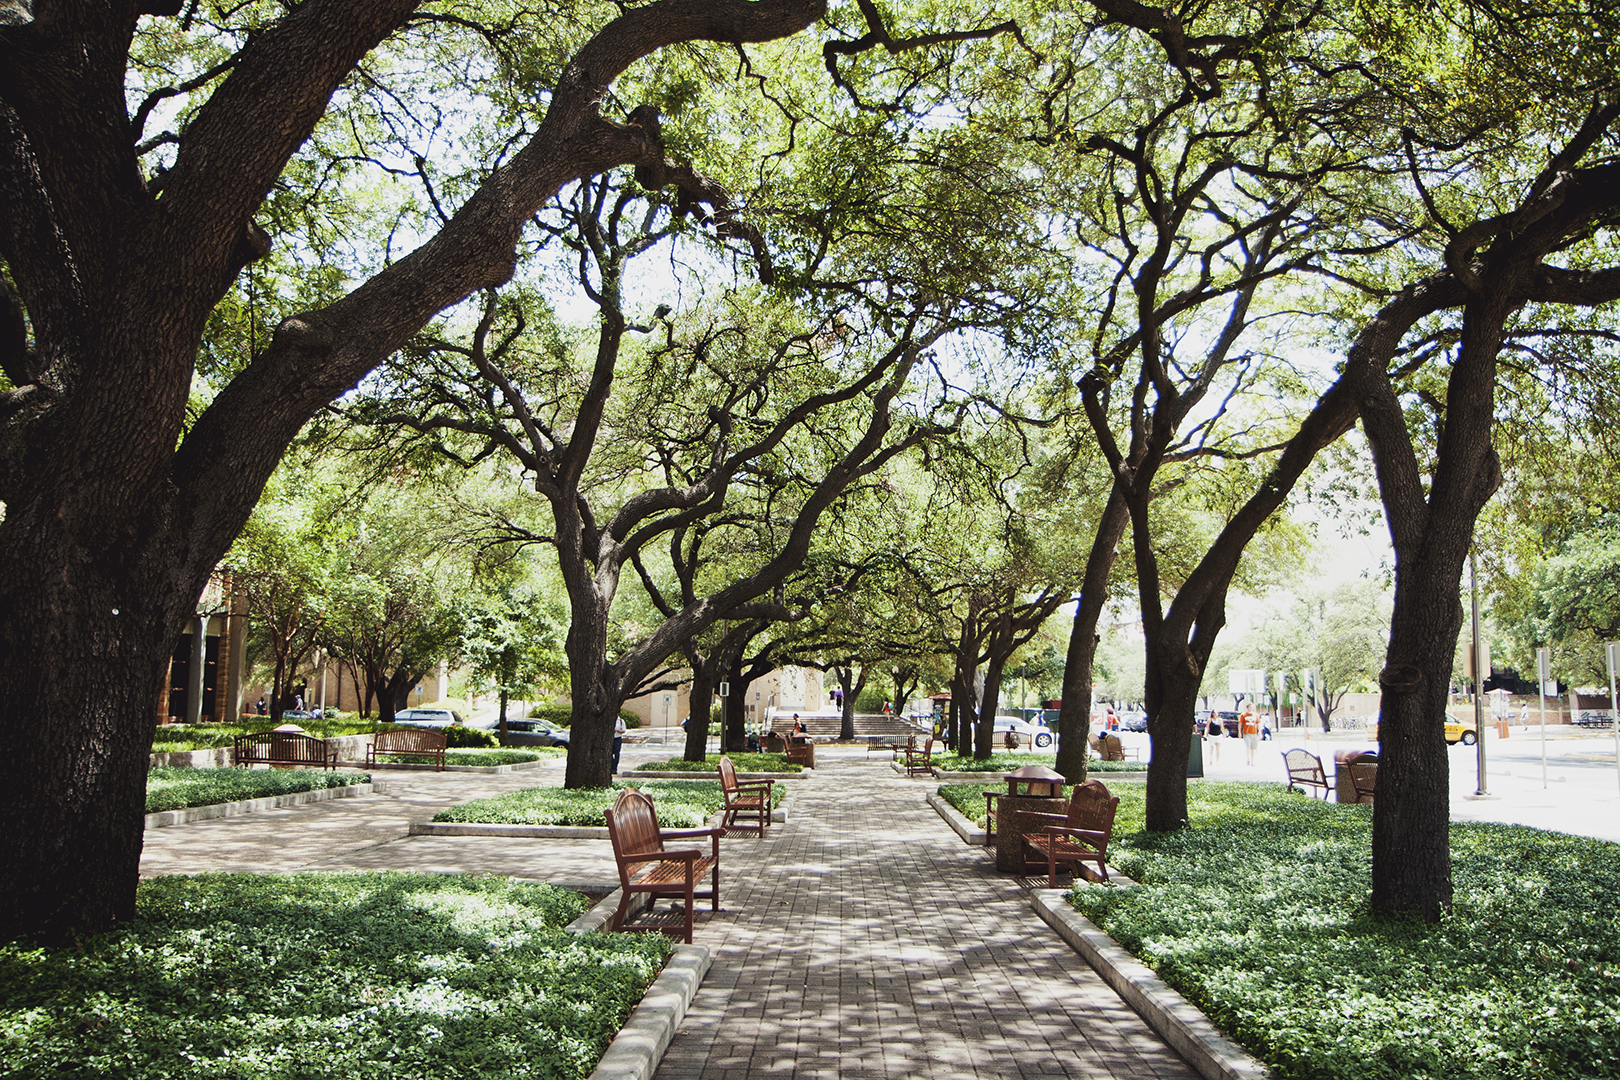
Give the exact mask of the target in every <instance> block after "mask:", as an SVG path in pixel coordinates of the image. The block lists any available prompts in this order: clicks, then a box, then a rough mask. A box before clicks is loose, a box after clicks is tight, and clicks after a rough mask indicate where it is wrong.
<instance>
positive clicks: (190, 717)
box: [186, 615, 208, 724]
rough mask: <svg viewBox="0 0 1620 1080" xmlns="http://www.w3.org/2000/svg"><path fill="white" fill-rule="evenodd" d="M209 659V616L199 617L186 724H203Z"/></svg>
mask: <svg viewBox="0 0 1620 1080" xmlns="http://www.w3.org/2000/svg"><path fill="white" fill-rule="evenodd" d="M207 659H208V616H206V615H199V616H197V620H196V630H195V631H194V632H193V634H192V637H191V676H190V686H189V687H188V688H187V691H188V692H187V694H186V723H188V724H200V723H202V704H203V702H202V697H203V664H204V662H205V661H206V660H207Z"/></svg>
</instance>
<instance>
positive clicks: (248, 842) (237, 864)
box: [141, 747, 1196, 1080]
mask: <svg viewBox="0 0 1620 1080" xmlns="http://www.w3.org/2000/svg"><path fill="white" fill-rule="evenodd" d="M822 750H823V751H825V752H821V751H818V756H817V765H818V766H820V768H818V769H817V770H816V771H815V772H814V773H813V774H811V775H810V776H809V777H808V778H806V779H803V780H794V781H791V782H790V783H791V787H790V789H789V790H790V792H791V796H790V802H789V803H788V817H789V820H788V822H787V823H786V824H783V825H777V826H773V827H772V828H771V829H770V831H769V833H768V834H767V838H765V839H763V840H761V839H756V838H754V837H751V836H742V837H735V838H729V839H727V840H726V841H724V845H723V849H722V855H721V867H722V869H721V890H722V904H723V910H722V911H720V912H719V913H718V914H711V913H710V911H709V907H708V905H707V904H706V903H703V902H700V903H699V906H698V929H697V941H698V943H699V944H703V945H707V946H708V947H709V948H710V949H712V950H713V952H714V965H713V967H712V968H711V969H710V972H709V975H708V977H707V978H706V979H705V981H704V984H703V986H702V988H701V989H700V990H699V992H698V995H697V999H696V1000H695V1002H694V1003H693V1008H692V1010H691V1012H690V1013H688V1015H687V1018H686V1021H685V1023H684V1024H682V1026H681V1030H680V1032H679V1033H678V1034H677V1035H676V1038H675V1041H674V1043H673V1044H672V1045H671V1047H670V1049H669V1052H668V1054H666V1056H665V1057H664V1060H663V1063H662V1064H661V1066H660V1067H659V1069H658V1072H657V1074H656V1077H657V1080H698V1078H703V1080H748V1078H756V1077H757V1078H763V1077H772V1078H776V1077H785V1076H792V1077H844V1078H877V1077H883V1078H889V1077H894V1078H901V1077H904V1078H908V1080H909V1078H913V1077H928V1078H930V1080H956V1078H969V1077H973V1078H982V1077H997V1078H1022V1077H1028V1078H1042V1080H1046V1078H1059V1077H1088V1078H1090V1077H1096V1078H1120V1080H1124V1078H1149V1077H1173V1078H1178V1080H1182V1078H1185V1080H1191V1078H1193V1077H1195V1076H1196V1074H1195V1073H1194V1072H1193V1071H1192V1070H1191V1069H1190V1068H1189V1067H1188V1066H1187V1065H1185V1064H1184V1063H1183V1062H1182V1061H1181V1059H1180V1058H1179V1057H1178V1056H1177V1055H1176V1054H1175V1053H1174V1052H1173V1051H1172V1050H1170V1049H1169V1048H1168V1047H1167V1046H1166V1045H1165V1044H1164V1042H1163V1041H1162V1040H1161V1039H1159V1037H1158V1036H1156V1035H1155V1034H1153V1032H1152V1031H1151V1030H1150V1029H1149V1028H1148V1027H1147V1026H1146V1025H1145V1024H1144V1023H1143V1022H1142V1021H1141V1020H1140V1019H1139V1018H1138V1017H1137V1016H1136V1014H1135V1013H1134V1012H1133V1011H1132V1010H1131V1009H1130V1007H1129V1006H1127V1005H1126V1004H1125V1003H1124V1002H1122V1001H1121V1000H1120V999H1119V997H1118V996H1117V995H1116V994H1114V992H1113V991H1112V990H1110V989H1109V988H1108V987H1107V985H1106V984H1104V983H1103V982H1102V980H1101V979H1100V978H1099V977H1098V976H1097V975H1096V974H1095V973H1094V972H1093V971H1092V970H1091V969H1090V968H1089V967H1088V966H1087V965H1086V964H1085V962H1084V961H1083V960H1081V959H1080V958H1079V957H1078V956H1076V955H1075V954H1074V952H1073V951H1072V950H1070V949H1069V948H1068V946H1066V945H1065V944H1064V943H1063V942H1062V941H1061V940H1060V939H1059V938H1058V936H1057V935H1056V933H1054V932H1053V931H1052V930H1050V929H1049V928H1048V927H1047V926H1046V925H1045V924H1044V923H1043V922H1041V921H1040V919H1039V918H1038V917H1037V916H1036V915H1035V914H1034V912H1033V911H1032V910H1031V909H1030V906H1029V903H1028V900H1027V899H1026V898H1025V897H1024V895H1023V893H1022V890H1021V889H1020V887H1019V885H1018V883H1017V882H1016V881H1014V880H1012V879H1010V878H1005V877H1002V876H1000V875H998V874H996V873H995V870H994V864H993V860H992V858H991V856H990V854H989V853H987V852H986V851H985V850H984V849H982V848H978V849H976V848H971V847H968V846H967V845H966V844H964V843H962V841H961V839H960V838H959V837H957V835H956V834H955V833H954V832H952V831H951V830H950V828H949V827H947V826H946V825H945V824H944V822H942V821H941V820H940V819H939V816H938V815H937V814H936V813H935V812H934V811H933V810H932V809H931V808H929V807H928V806H927V804H926V803H925V802H924V801H923V799H924V795H925V793H926V792H927V791H928V790H930V786H929V784H928V783H926V782H924V781H921V780H906V779H903V778H901V777H898V776H896V775H895V774H894V773H893V772H892V771H891V770H890V769H889V767H888V764H887V762H881V761H876V760H870V759H869V758H868V756H867V755H866V754H865V752H864V751H860V752H856V753H857V754H858V756H854V755H850V753H849V752H848V751H841V748H834V747H825V748H822ZM841 752H842V753H843V754H846V755H849V756H840V754H841ZM627 764H629V761H628V760H627ZM377 775H378V784H377V787H378V791H379V795H378V796H377V797H373V798H362V799H340V800H335V801H332V802H326V803H315V804H311V805H308V806H301V807H293V808H288V809H284V810H275V811H270V812H267V813H260V814H250V815H245V816H242V817H237V818H224V819H216V820H212V821H204V822H196V823H193V824H189V825H180V826H173V827H169V828H162V829H150V830H148V831H147V834H146V847H145V851H144V853H143V857H142V862H141V873H142V874H143V876H151V875H154V874H172V873H198V872H202V871H206V870H250V871H260V872H269V871H276V872H280V871H294V870H321V869H329V870H331V869H347V868H355V869H392V870H432V871H447V872H448V871H471V872H480V873H500V874H509V875H512V876H515V877H523V878H533V879H537V880H545V881H557V882H563V883H568V884H572V885H575V886H585V887H594V888H597V889H598V890H599V891H603V892H606V891H607V890H608V889H611V888H614V887H616V886H617V877H616V873H615V870H614V866H613V858H612V852H611V849H610V848H609V846H608V844H607V842H606V841H593V840H535V839H516V838H490V837H425V836H416V837H412V836H407V835H406V829H407V827H408V825H409V823H410V822H411V821H425V820H427V819H428V818H430V817H432V815H433V813H434V812H435V811H436V810H437V809H438V808H439V807H441V806H444V805H448V804H450V803H459V802H464V801H466V800H468V799H472V798H477V797H480V796H482V795H486V794H491V793H493V792H495V791H502V790H511V789H513V788H518V787H531V786H534V785H537V784H556V783H560V782H561V770H560V768H557V769H546V770H536V771H531V772H521V773H512V774H506V775H502V776H495V777H482V776H468V775H466V774H432V773H378V774H377Z"/></svg>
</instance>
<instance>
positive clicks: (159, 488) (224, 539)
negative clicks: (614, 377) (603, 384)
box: [0, 0, 823, 940]
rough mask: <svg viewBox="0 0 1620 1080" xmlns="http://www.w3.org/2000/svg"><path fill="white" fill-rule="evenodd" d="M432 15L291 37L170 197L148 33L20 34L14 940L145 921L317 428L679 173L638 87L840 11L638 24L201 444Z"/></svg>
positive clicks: (2, 406) (231, 108)
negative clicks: (225, 333)
mask: <svg viewBox="0 0 1620 1080" xmlns="http://www.w3.org/2000/svg"><path fill="white" fill-rule="evenodd" d="M416 6H417V5H416V3H415V0H375V2H368V3H356V2H353V0H310V2H308V3H304V4H300V5H297V6H295V7H292V8H290V9H288V10H287V13H286V14H285V15H284V16H283V17H282V18H281V19H280V20H279V21H278V22H277V23H276V24H275V25H274V26H271V27H269V28H267V29H265V30H264V31H263V32H261V33H258V34H255V35H254V36H253V37H251V38H250V39H248V41H247V43H246V45H245V46H244V48H243V50H242V52H241V53H240V54H239V56H238V57H237V60H236V64H235V66H234V67H233V68H232V69H231V71H230V73H229V74H228V75H227V76H226V77H225V78H224V80H223V81H222V82H221V84H220V85H219V87H218V89H216V90H215V91H214V92H213V93H212V95H211V97H210V98H209V100H208V101H206V102H205V103H203V104H202V106H201V107H200V108H199V109H198V110H197V111H196V113H195V114H194V115H193V116H192V118H191V119H190V121H189V123H188V126H187V129H186V135H185V138H184V139H183V140H182V141H181V143H180V144H179V147H178V150H177V154H176V157H175V161H174V165H173V168H171V169H170V170H169V171H168V173H167V174H166V176H165V182H164V184H163V187H162V190H161V192H160V193H158V194H156V195H154V194H153V193H152V192H151V191H149V190H148V188H147V186H146V184H145V182H144V179H143V177H142V165H141V162H140V161H139V160H138V159H137V158H136V156H135V148H134V146H133V145H132V143H133V140H132V139H131V135H130V132H131V124H130V119H129V115H128V107H127V104H126V102H125V97H124V86H125V71H126V66H127V58H128V53H129V46H130V41H131V35H132V33H133V30H134V27H135V19H136V9H135V8H134V7H132V6H130V5H127V4H112V3H108V4H80V5H72V4H65V3H64V4H55V3H53V4H45V3H41V4H39V5H37V7H36V10H35V12H34V16H35V17H34V19H33V21H31V22H29V23H26V24H22V25H17V26H6V27H0V256H3V258H4V261H5V264H6V266H7V269H8V270H9V272H10V275H11V279H12V282H13V283H14V285H15V291H14V292H13V290H12V288H11V287H9V286H8V287H7V288H6V289H4V290H0V308H3V309H4V315H5V317H4V318H3V319H0V335H3V336H4V340H0V362H3V363H4V368H5V371H6V374H7V376H8V378H10V380H11V382H12V383H13V384H14V386H15V387H16V388H15V389H14V390H12V391H10V392H8V393H6V394H4V395H3V397H0V423H3V424H4V425H5V429H6V430H5V437H4V439H0V500H3V501H4V503H5V506H6V516H5V519H4V521H3V522H0V610H4V611H5V612H6V618H5V619H4V620H0V709H3V710H4V714H3V716H4V720H3V724H0V731H3V732H4V733H5V735H6V736H7V745H8V752H7V754H6V755H4V757H3V759H0V792H3V793H4V794H3V795H0V813H4V814H5V815H6V817H7V819H8V820H12V821H26V822H28V827H27V828H19V829H12V830H8V831H7V833H6V835H5V837H4V838H3V839H0V927H4V930H3V931H0V932H3V933H5V934H6V935H8V936H11V935H16V936H40V937H43V938H46V939H54V940H62V939H69V938H74V937H77V936H78V935H81V934H84V933H88V932H94V931H97V930H101V929H105V928H107V927H108V926H110V925H112V924H113V923H115V922H117V921H118V920H120V919H123V918H127V917H128V915H129V914H130V913H131V911H132V910H133V906H134V897H135V886H136V882H137V870H138V866H139V861H140V850H141V833H142V821H143V812H144V780H145V775H146V767H147V754H148V751H149V749H150V744H151V732H152V723H153V712H154V703H155V701H156V699H157V695H158V692H159V690H160V688H161V687H162V685H163V680H164V677H165V672H166V669H167V662H168V658H169V655H170V653H171V651H172V649H173V647H174V645H175V643H176V641H177V640H178V635H179V633H180V630H181V626H182V623H183V621H184V620H185V619H187V618H189V617H191V616H192V615H193V612H194V608H195V604H196V600H197V597H198V596H199V594H200V593H201V592H202V589H203V587H204V585H205V583H206V582H207V580H208V576H209V574H210V573H211V572H212V571H213V570H214V568H215V566H216V564H217V563H218V561H219V559H220V558H221V557H222V556H223V555H224V553H225V551H226V549H227V548H228V547H229V545H230V544H231V542H232V540H233V539H234V538H235V537H236V535H237V533H238V532H239V531H240V530H241V528H242V525H243V524H244V522H245V521H246V520H247V517H248V515H249V514H250V513H251V511H252V509H253V507H254V505H255V503H256V502H257V500H258V498H259V495H260V492H261V491H262V489H263V486H264V483H265V481H266V480H267V479H268V477H269V475H270V473H271V472H272V471H273V470H274V468H275V466H276V464H277V462H278V461H279V460H280V458H281V455H282V453H283V451H284V450H285V449H286V447H287V445H288V443H289V442H290V441H291V440H292V439H293V437H294V436H295V435H296V434H297V433H298V431H299V429H300V428H301V427H302V426H303V425H304V423H305V422H306V421H307V420H308V419H309V418H310V417H311V416H313V415H314V413H315V412H316V411H317V410H318V409H320V408H321V407H322V406H324V405H325V404H326V403H328V402H330V401H332V400H333V399H334V398H336V397H337V396H338V395H339V394H341V393H342V392H343V391H344V390H346V389H347V388H348V387H350V386H352V385H354V384H355V382H356V381H357V380H358V379H360V378H361V377H362V376H363V375H364V374H365V373H366V372H368V371H369V370H370V369H371V368H372V367H374V366H375V365H376V364H377V363H378V362H380V361H381V360H382V359H383V358H384V357H386V356H387V355H389V354H390V353H391V352H393V351H394V350H396V349H398V348H399V347H400V346H402V345H403V344H405V342H406V341H407V340H408V339H409V338H410V336H411V335H412V334H414V333H415V332H416V331H418V330H419V329H421V327H422V326H423V325H424V324H426V322H427V321H428V320H429V319H430V318H432V316H433V315H434V314H436V313H437V312H438V311H440V310H442V309H444V308H445V307H447V306H449V305H450V304H453V303H455V302H457V301H459V300H461V299H462V298H463V297H465V296H467V295H469V294H470V293H471V292H473V291H474V290H476V289H478V288H480V287H482V286H485V285H490V284H493V283H497V282H500V281H503V280H505V279H506V278H507V277H509V276H510V274H511V268H512V266H513V259H514V255H513V250H514V245H515V243H516V242H517V240H518V238H519V236H520V235H521V231H522V229H523V228H524V226H525V223H526V222H527V221H528V219H529V217H530V215H531V214H532V213H533V212H534V211H535V210H537V209H538V208H539V207H540V206H541V205H543V204H544V203H545V202H546V201H547V200H548V199H549V198H550V197H551V196H552V195H554V194H555V193H556V192H557V191H558V190H559V188H560V187H561V186H562V185H563V184H565V183H567V182H570V181H571V180H573V179H576V178H578V177H581V176H588V175H592V174H594V173H596V172H599V171H601V170H603V169H607V168H611V167H614V166H618V165H623V164H642V163H645V164H659V163H661V162H662V159H663V151H662V148H661V147H660V146H658V145H657V144H656V140H654V139H651V138H649V137H648V134H647V132H645V131H643V130H641V129H638V128H633V127H627V126H624V125H618V124H612V123H608V122H607V121H605V120H603V119H602V118H601V117H600V116H599V115H598V113H597V107H598V104H599V102H600V101H601V100H602V99H603V97H604V95H605V93H606V90H607V87H608V85H609V84H610V83H611V82H612V81H613V80H614V79H615V78H616V77H617V76H618V74H619V73H620V72H622V71H623V70H624V69H625V68H626V67H627V66H628V65H630V64H631V63H633V62H635V61H636V60H637V59H639V58H641V57H643V56H646V55H648V54H650V53H652V52H654V51H656V50H658V49H659V48H662V47H663V46H665V45H669V44H673V43H676V42H680V41H687V40H697V39H703V40H720V41H728V42H731V41H759V40H770V39H774V38H777V37H781V36H784V35H787V34H792V33H796V32H798V31H799V30H801V29H803V28H804V27H806V26H808V25H809V24H810V23H811V22H813V21H814V20H815V19H817V18H818V17H819V16H820V14H821V13H822V10H823V9H822V5H821V4H820V3H816V2H804V0H759V2H757V3H745V2H739V0H730V2H724V0H720V2H716V0H662V2H658V3H653V4H649V5H646V6H645V7H641V8H636V9H633V10H630V11H627V12H626V13H625V14H624V15H622V16H620V17H619V18H617V19H615V20H614V21H613V22H612V23H610V24H609V25H608V26H607V27H605V28H604V29H603V30H602V32H601V33H599V34H598V35H597V36H596V37H595V38H594V39H592V40H591V41H590V42H588V43H587V44H586V45H585V46H584V47H583V48H582V49H581V51H580V53H579V54H578V55H577V56H576V57H575V58H574V60H573V61H572V62H571V63H570V64H569V65H567V67H566V68H565V70H564V72H563V74H562V78H561V80H560V81H559V84H558V86H557V87H556V88H555V89H554V91H553V93H552V94H551V96H550V98H549V101H548V110H547V113H546V116H545V118H544V120H543V121H542V123H541V124H540V127H539V129H538V130H537V132H536V134H535V136H534V137H533V139H532V140H531V141H530V142H529V143H528V145H526V146H524V147H522V148H520V149H518V150H517V152H516V153H515V154H514V155H513V157H512V159H511V160H510V161H509V162H508V163H507V164H505V165H503V166H502V167H501V168H499V169H497V170H495V171H494V172H493V173H492V174H491V175H490V177H489V178H488V180H487V181H486V182H485V183H484V185H483V186H482V187H481V188H480V189H479V190H478V191H477V192H476V193H475V194H474V195H473V196H472V197H471V198H469V199H468V201H467V202H466V203H465V204H464V205H463V206H462V207H461V208H460V209H459V210H457V211H456V212H455V214H454V215H453V216H452V218H451V220H450V221H449V222H448V223H447V224H446V225H445V226H444V227H443V228H442V229H441V231H440V232H439V233H438V234H436V235H435V236H433V237H432V238H430V239H429V240H428V241H427V242H426V243H425V244H424V245H423V246H422V247H421V248H420V249H418V250H417V251H416V252H414V253H412V254H410V255H407V256H406V257H404V258H402V259H400V260H398V261H396V262H394V263H393V264H392V265H390V266H389V267H388V268H387V269H385V270H383V271H382V272H380V273H378V274H377V275H376V276H375V277H373V278H371V279H370V280H369V281H367V282H366V283H365V284H363V285H362V286H360V287H359V288H357V289H356V290H355V291H354V292H352V293H350V294H349V295H348V296H347V297H344V298H343V299H341V300H339V301H337V302H335V303H334V304H332V305H331V306H329V307H327V308H324V309H321V310H315V311H309V312H306V313H304V314H302V315H300V316H297V317H295V318H290V319H288V320H286V321H285V322H283V323H282V325H281V326H280V327H278V328H277V330H276V332H275V335H274V338H273V339H272V341H271V343H270V345H269V346H268V347H267V348H266V349H265V350H264V351H263V352H262V353H261V354H260V355H258V356H256V357H254V358H253V359H252V361H251V362H250V364H249V365H248V367H247V368H246V369H245V370H244V371H243V372H242V373H241V374H240V375H239V376H238V377H237V378H236V379H235V380H234V381H233V382H232V383H231V384H230V385H229V386H227V387H226V388H225V389H224V390H223V391H222V392H221V393H220V394H219V395H218V396H217V397H216V398H215V399H214V401H213V402H212V403H211V404H210V405H209V407H208V408H207V409H206V410H205V411H204V412H203V414H202V415H201V416H200V417H198V418H197V419H196V421H195V423H192V424H191V425H190V427H189V428H186V427H185V424H186V420H187V418H186V406H187V400H188V394H189V391H190V387H191V378H192V371H193V364H194V361H195V358H196V356H197V353H198V347H199V343H200V341H201V338H202V334H203V330H204V327H205V325H206V323H207V320H208V317H209V315H210V313H211V312H212V310H213V308H214V306H215V304H216V303H217V302H218V301H219V300H220V298H221V297H223V296H224V295H225V294H226V293H227V291H228V290H229V289H230V288H231V286H232V283H233V282H234V281H235V279H236V277H237V275H238V273H239V272H240V271H241V269H242V267H243V266H244V265H246V263H247V262H249V261H251V259H253V258H254V257H256V255H258V254H260V253H262V251H263V250H264V245H265V243H266V240H265V238H264V235H263V233H262V232H260V231H259V230H258V229H257V228H256V227H255V226H253V224H252V221H251V219H252V215H253V214H254V213H255V211H256V210H257V208H258V207H259V205H260V203H261V201H262V200H263V197H264V194H265V192H266V191H268V190H270V189H271V187H272V186H273V185H274V184H275V183H276V182H277V178H278V177H279V176H280V174H281V172H282V170H283V168H284V167H285V165H286V163H287V161H288V160H289V158H290V157H291V156H292V154H293V153H294V152H295V151H296V150H297V149H298V148H299V147H300V146H301V145H302V144H303V143H304V141H305V140H306V139H307V138H308V137H309V135H310V134H311V132H312V131H313V130H314V127H315V124H316V123H317V121H318V120H319V119H320V117H321V116H322V115H323V114H324V113H325V112H326V110H327V108H328V103H329V100H330V98H331V95H332V93H333V91H334V90H335V88H336V87H337V86H339V85H340V84H341V83H342V82H343V81H344V80H345V79H346V78H348V77H349V75H350V73H351V72H352V71H353V70H354V68H355V66H356V64H357V63H359V61H360V60H361V59H362V58H363V57H364V56H365V55H366V54H367V53H368V52H369V51H370V50H371V49H372V48H374V47H375V46H376V45H377V43H378V42H380V41H381V40H382V39H383V38H384V37H386V36H387V35H389V34H391V33H393V32H394V31H395V30H397V29H398V28H399V27H401V26H402V25H403V24H404V23H405V21H406V20H407V19H409V18H410V17H411V15H412V13H413V12H414V10H415V8H416ZM244 132H251V133H253V135H252V137H251V138H244V137H243V133H244ZM23 312H26V320H24V319H23V318H22V317H21V315H22V313H23ZM30 333H31V337H29V336H28V335H29V334H30ZM182 432H184V434H183V438H182ZM610 730H611V729H610ZM586 745H587V749H586V751H585V752H586V754H587V755H588V756H589V755H591V754H593V751H592V750H591V749H590V748H589V747H590V745H591V741H590V740H586ZM604 762H605V757H604Z"/></svg>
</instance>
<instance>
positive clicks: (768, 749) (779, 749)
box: [759, 731, 787, 754]
mask: <svg viewBox="0 0 1620 1080" xmlns="http://www.w3.org/2000/svg"><path fill="white" fill-rule="evenodd" d="M759 748H760V749H761V750H763V751H765V753H767V754H785V753H787V740H786V739H784V738H782V736H780V735H778V734H777V733H776V732H774V731H767V732H766V733H765V734H763V735H761V736H760V737H759Z"/></svg>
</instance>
